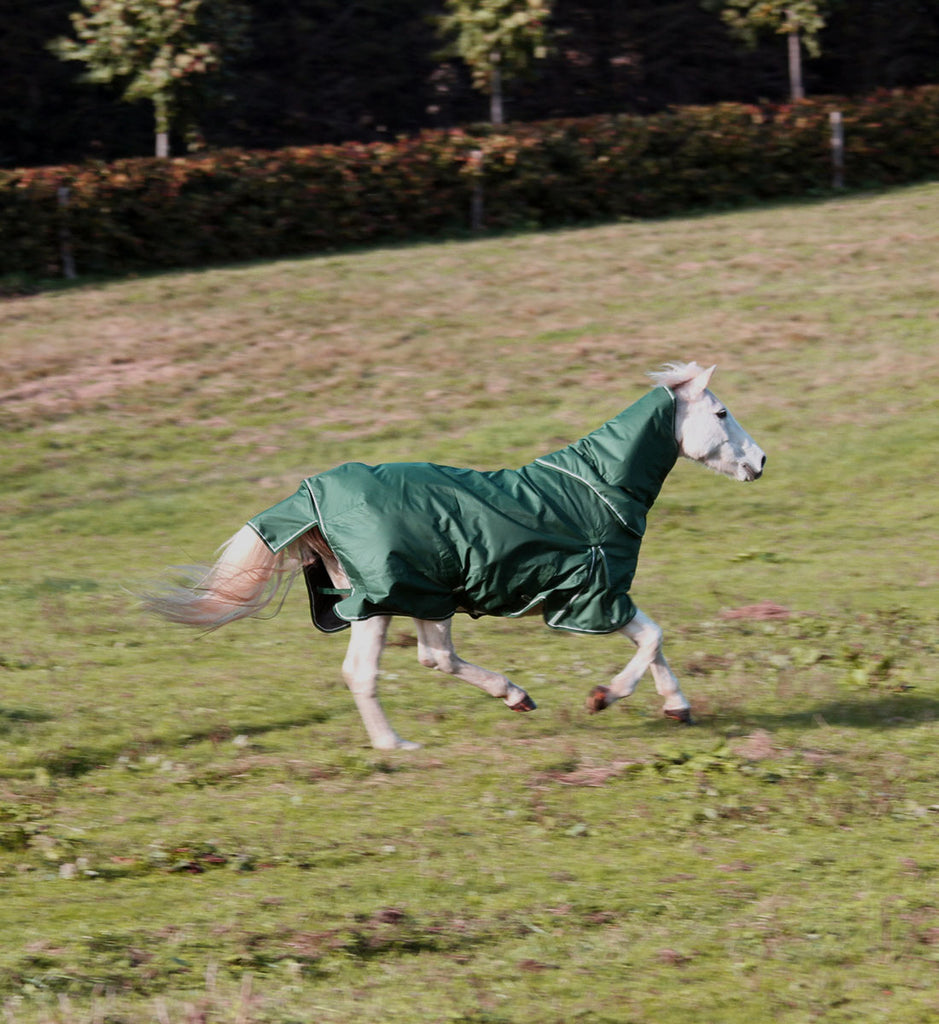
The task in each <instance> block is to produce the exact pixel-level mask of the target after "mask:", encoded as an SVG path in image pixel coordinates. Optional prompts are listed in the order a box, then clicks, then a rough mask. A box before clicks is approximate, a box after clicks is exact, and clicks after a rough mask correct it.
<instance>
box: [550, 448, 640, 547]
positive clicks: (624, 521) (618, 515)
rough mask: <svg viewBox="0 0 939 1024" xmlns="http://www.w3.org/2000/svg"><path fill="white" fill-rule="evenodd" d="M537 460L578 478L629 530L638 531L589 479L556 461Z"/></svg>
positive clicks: (559, 471) (575, 478)
mask: <svg viewBox="0 0 939 1024" xmlns="http://www.w3.org/2000/svg"><path fill="white" fill-rule="evenodd" d="M535 462H536V463H537V464H538V465H539V466H544V468H545V469H553V470H554V471H555V472H557V473H563V474H564V475H565V476H569V477H570V478H571V479H572V480H577V481H578V482H579V483H582V484H583V485H584V486H585V487H589V488H590V490H591V491H592V492H593V493H594V494H595V495H596V496H597V497H598V498H599V499H600V500H601V501H602V502H603V504H604V505H606V507H607V508H608V509H609V510H610V511H611V512H612V513H613V515H614V516H615V517H616V519H618V520H619V522H621V523H622V524H623V526H624V527H625V528H626V529H627V530H629V532H630V533H632V534H635V533H636V530H635V527H632V526H630V525H629V523H627V522H626V520H625V519H624V518H623V517H622V516H621V515H620V514H619V512H618V511H617V509H616V506H615V505H614V504H613V503H612V502H611V501H610V500H609V498H606V497H604V495H602V494H601V493H600V492H599V491H598V490H597V489H596V487H594V486H593V484H592V483H591V482H590V481H589V480H585V479H584V478H583V477H582V476H578V475H577V473H575V472H573V470H570V469H564V468H563V467H561V466H555V465H554V463H551V462H545V461H544V460H543V459H535Z"/></svg>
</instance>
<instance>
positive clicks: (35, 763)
mask: <svg viewBox="0 0 939 1024" xmlns="http://www.w3.org/2000/svg"><path fill="white" fill-rule="evenodd" d="M53 717H54V716H52V715H48V714H45V713H43V712H27V711H18V710H16V709H0V735H2V734H3V732H4V723H6V722H11V723H12V722H23V721H32V722H47V721H50V720H51V719H52V718H53ZM328 718H329V715H328V714H327V713H326V712H325V711H310V712H308V713H307V714H305V715H295V716H291V717H289V718H280V719H277V720H275V721H267V722H263V723H252V724H247V723H243V722H233V723H225V724H220V725H217V726H213V727H207V728H205V729H200V730H197V731H195V732H186V733H182V734H179V735H175V736H149V737H146V738H135V739H131V740H124V741H117V742H114V743H100V744H77V743H76V744H72V743H66V744H63V745H62V746H60V747H57V748H54V749H51V750H45V751H42V752H40V753H38V754H37V755H36V756H35V757H33V758H30V759H29V760H28V761H23V762H21V763H20V764H19V765H17V767H16V769H15V773H16V774H22V773H24V772H31V771H34V770H35V769H39V768H41V769H44V770H45V771H46V772H48V773H49V774H50V775H53V776H60V777H62V776H64V777H67V778H79V777H81V776H82V775H87V774H88V773H89V772H93V771H96V770H97V769H99V768H108V767H110V766H111V765H112V764H113V763H114V762H115V761H116V760H117V759H118V758H119V757H128V756H132V757H134V758H139V757H145V756H147V755H148V754H154V753H157V752H159V751H162V750H170V749H179V748H185V747H191V746H195V745H196V744H198V743H205V742H210V743H226V742H230V741H231V740H233V739H234V738H235V737H236V736H246V737H250V736H260V735H263V734H265V733H269V732H277V731H279V730H281V729H296V728H303V727H304V726H308V725H317V724H320V723H322V722H325V721H327V720H328Z"/></svg>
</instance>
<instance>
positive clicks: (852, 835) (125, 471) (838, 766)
mask: <svg viewBox="0 0 939 1024" xmlns="http://www.w3.org/2000/svg"><path fill="white" fill-rule="evenodd" d="M937 249H939V187H937V186H935V185H931V186H925V187H920V188H913V189H908V190H902V191H897V192H892V193H887V194H883V195H877V196H871V197H865V198H851V199H845V200H842V201H835V202H825V203H818V204H807V205H791V206H780V207H773V208H765V209H758V210H753V211H748V212H744V213H734V214H729V215H724V216H708V217H700V218H693V219H684V220H672V221H665V222H657V223H644V224H622V225H616V226H607V227H599V228H593V229H589V230H576V231H564V232H556V233H547V234H536V235H519V236H514V237H508V238H501V239H486V240H480V241H474V242H468V243H467V242H460V243H447V244H439V245H426V246H415V247H402V248H392V249H383V250H375V251H370V252H363V253H357V254H351V255H337V256H331V257H325V258H316V259H308V260H295V261H289V262H278V263H270V264H261V265H255V266H239V267H233V268H230V269H222V270H211V271H206V272H202V273H191V274H170V275H161V276H153V277H147V278H140V279H135V280H130V281H124V282H120V283H113V284H95V285H86V286H83V287H78V288H71V289H65V290H62V291H60V292H49V293H46V294H42V295H38V296H33V297H29V298H22V299H11V300H7V301H6V302H4V303H3V304H2V305H0V323H2V328H3V329H2V333H0V428H2V431H3V434H2V436H3V447H2V450H0V484H2V486H0V545H2V550H3V561H2V565H0V622H2V623H3V630H2V639H0V686H2V690H0V895H2V900H0V907H2V909H0V935H2V936H3V938H2V939H0V998H2V999H3V1000H4V1005H5V1007H6V1012H7V1016H8V1018H9V1019H10V1020H11V1021H15V1022H29V1021H40V1020H41V1021H47V1020H48V1021H52V1020H56V1021H63V1022H67V1021H92V1020H94V1021H104V1020H109V1021H114V1022H117V1021H126V1022H128V1024H130V1022H133V1024H136V1022H138V1021H150V1020H158V1021H164V1020H169V1021H173V1022H174V1024H175V1022H176V1021H196V1020H208V1021H229V1020H233V1021H244V1022H249V1021H250V1022H267V1021H270V1022H284V1024H286V1022H287V1021H312V1020H316V1021H338V1022H346V1021H350V1022H351V1021H353V1020H356V1021H358V1020H372V1021H396V1020H401V1021H408V1022H424V1021H427V1022H430V1021H444V1020H456V1021H474V1022H475V1021H478V1022H483V1021H486V1022H503V1021H505V1022H513V1024H515V1022H519V1024H524V1022H529V1021H531V1022H536V1021H537V1022H539V1024H545V1022H549V1021H559V1022H560V1021H564V1022H569V1021H572V1020H582V1021H592V1022H600V1021H616V1022H626V1021H635V1022H644V1021H655V1022H656V1024H671V1022H674V1024H679V1022H681V1024H684V1022H689V1024H690V1022H692V1021H694V1022H699V1021H703V1020H706V1021H714V1022H721V1024H734V1022H737V1021H740V1022H744V1021H748V1022H749V1021H752V1020H755V1019H772V1020H776V1021H784V1022H793V1024H795V1022H797V1021H798V1022H802V1021H805V1020H809V1019H812V1020H825V1021H852V1022H857V1021H880V1020H903V1021H904V1022H918V1021H923V1022H925V1021H927V1020H932V1019H934V1018H935V1016H936V1015H937V1014H939V1003H937V1001H936V995H935V985H934V978H935V969H936V961H937V957H939V953H937V949H939V909H937V900H936V898H935V886H934V881H935V875H936V872H937V870H939V859H937V856H936V852H935V851H936V849H937V845H936V839H937V834H936V828H937V825H939V813H937V807H939V803H937V801H939V794H937V792H936V787H935V773H934V770H933V763H934V756H935V728H936V726H935V719H936V713H937V711H939V684H937V681H936V678H937V668H939V652H937V642H936V638H937V628H936V627H937V621H939V614H937V611H936V589H937V584H939V570H937V566H939V530H937V519H936V512H935V506H936V484H937V482H939V474H937V469H936V455H935V445H936V437H937V426H939V407H937V398H936V391H937V389H936V385H937V382H939V345H937V343H936V339H937V331H939V312H937V304H936V295H937V294H939V265H937V263H936V259H935V254H936V252H937ZM691 358H693V359H697V360H699V361H701V362H706V363H711V362H713V363H717V364H718V366H719V371H718V373H717V375H716V377H715V380H714V390H715V391H716V392H717V393H718V394H719V395H720V396H721V398H722V399H724V400H725V401H726V402H727V403H728V405H729V406H730V408H731V409H732V410H733V411H734V413H735V415H736V416H737V418H738V419H739V420H740V421H741V423H742V424H743V425H744V426H745V427H746V428H747V429H748V430H749V432H750V433H751V434H752V435H753V436H754V437H755V439H756V440H757V441H758V443H759V444H760V445H761V446H762V447H763V448H764V449H765V450H766V452H767V453H768V457H769V461H768V464H767V472H766V475H765V477H764V478H763V479H762V480H761V481H759V483H757V484H754V485H752V486H747V487H742V486H740V485H737V484H734V483H732V482H730V481H727V480H724V479H721V478H719V477H717V476H714V475H713V474H709V473H707V472H705V471H703V470H702V469H700V467H697V466H692V465H690V464H687V463H682V464H680V465H679V466H678V467H676V470H675V471H674V473H673V474H672V476H671V477H670V478H669V480H668V482H667V483H666V486H665V488H664V490H663V493H662V496H661V498H660V499H659V502H658V503H657V504H656V507H655V508H654V510H653V512H652V514H651V516H650V526H649V533H648V535H647V538H646V541H645V543H644V546H643V558H642V562H641V565H640V572H639V575H638V577H637V581H636V585H635V587H634V596H635V597H636V600H637V603H638V604H639V605H640V607H642V608H643V609H644V610H645V611H646V612H648V613H649V614H650V615H652V616H653V617H654V618H655V619H656V620H657V621H659V622H660V623H661V624H662V626H663V627H664V629H665V631H666V644H667V653H668V655H669V657H670V660H671V662H672V664H673V667H674V668H675V670H676V672H677V673H678V675H679V677H680V678H681V679H682V681H683V687H684V689H685V691H686V693H687V694H688V696H689V697H690V699H691V700H692V702H693V703H694V705H695V711H696V713H697V717H698V718H699V722H700V724H699V725H698V726H697V727H696V728H694V729H681V728H680V727H678V726H675V725H674V724H671V723H668V722H666V721H664V720H663V719H661V717H660V713H659V707H658V700H657V698H656V697H655V694H654V692H653V688H652V686H651V681H648V680H647V681H645V682H644V684H643V685H642V686H641V687H640V690H639V691H638V692H637V693H636V695H635V696H634V698H632V700H631V701H630V702H623V703H622V704H620V705H618V706H617V707H615V708H614V709H612V710H611V711H609V712H608V713H606V714H605V715H601V716H596V717H588V716H587V715H586V714H585V713H584V712H583V711H582V706H583V699H584V697H585V696H586V693H587V692H588V691H589V689H590V688H591V687H592V686H593V685H594V684H595V683H597V682H604V681H606V680H607V677H609V676H610V675H612V674H614V673H615V672H616V671H617V670H618V668H619V667H621V665H622V664H623V663H624V661H625V660H626V658H627V656H628V653H629V652H628V651H627V649H626V645H625V644H624V643H623V642H622V641H621V640H620V639H619V638H618V637H606V638H579V637H570V636H560V635H556V634H553V633H550V632H549V631H547V630H546V629H544V627H543V626H541V625H540V624H539V623H538V622H536V621H530V620H528V621H524V622H508V621H503V620H480V621H478V622H471V621H469V620H467V621H466V622H462V621H461V622H460V623H458V627H457V630H456V634H457V642H458V648H459V649H460V651H461V653H463V655H464V656H465V657H467V658H469V659H470V660H473V661H477V662H479V663H482V664H486V665H488V666H491V667H493V668H499V669H501V670H504V671H506V672H508V673H509V674H510V675H511V676H513V678H516V679H517V681H518V682H519V683H520V684H521V685H522V686H524V687H525V688H526V689H528V690H529V692H531V693H532V694H533V696H534V697H535V699H536V700H537V701H538V702H539V710H538V712H537V713H535V714H534V715H530V716H527V717H522V716H517V715H510V714H509V713H508V712H506V711H505V709H504V708H503V707H502V705H501V704H500V703H498V702H492V701H488V700H487V699H486V698H485V697H483V696H481V695H479V694H478V693H477V691H475V690H471V689H470V688H469V687H466V686H463V685H461V684H459V683H456V682H454V681H451V680H449V679H447V678H444V677H441V676H437V675H434V674H431V673H429V672H428V671H427V670H425V669H421V668H420V667H419V666H418V665H417V663H416V658H415V656H414V655H415V650H414V638H413V631H412V629H411V627H410V623H409V622H408V621H407V620H402V621H401V622H400V623H397V624H396V625H395V626H394V627H393V629H392V641H393V642H392V646H391V647H390V648H389V651H388V652H387V656H386V660H385V678H384V680H383V691H382V692H383V697H384V701H385V704H386V707H387V709H388V711H389V716H390V717H391V720H392V722H393V724H395V725H396V726H397V727H398V729H399V731H400V732H402V733H403V734H404V735H405V736H407V737H408V738H409V739H414V740H418V741H420V742H421V743H423V744H424V747H423V749H422V750H421V751H418V752H417V753H412V754H395V755H379V754H376V753H374V752H372V751H371V750H370V749H369V748H368V747H367V746H366V743H365V736H364V731H363V730H362V727H361V724H360V722H359V721H358V718H357V714H356V712H355V709H354V707H353V705H352V701H351V699H350V698H349V696H348V694H347V693H346V692H345V688H344V685H343V683H342V681H341V677H340V674H339V665H340V662H341V659H342V654H343V651H344V642H343V639H342V638H325V637H323V636H320V635H314V634H313V631H312V628H311V627H310V626H309V623H308V619H307V612H306V607H305V595H303V594H302V593H300V592H299V591H297V592H295V593H293V594H291V595H290V598H289V599H288V601H287V604H286V606H285V607H284V609H283V611H282V612H281V614H280V615H279V616H278V617H277V618H276V619H274V620H273V621H269V622H248V623H240V624H237V625H235V626H232V627H229V628H228V629H226V630H223V631H221V632H219V633H215V634H212V635H209V636H207V637H203V638H201V639H197V638H194V637H192V636H191V635H189V634H187V633H184V632H181V631H179V630H177V629H174V628H172V627H170V626H166V625H163V624H161V623H159V622H154V621H150V620H148V619H147V618H145V617H144V616H143V615H142V614H141V613H140V612H139V610H138V609H137V608H136V606H135V603H134V600H133V598H132V597H131V596H130V594H129V593H128V592H127V591H128V589H132V588H133V587H134V586H135V585H137V584H139V583H141V582H144V581H146V580H147V579H148V578H151V577H153V576H155V575H158V574H159V573H160V572H161V571H162V570H163V568H164V566H166V565H170V564H174V563H183V562H192V561H204V560H206V559H207V558H208V557H209V556H210V555H211V554H212V552H213V550H214V549H215V547H216V546H217V545H218V544H219V543H221V542H222V541H224V540H225V539H226V537H228V536H229V535H230V534H231V533H233V532H234V531H235V530H236V529H237V528H238V527H239V526H241V525H242V523H243V522H244V521H245V520H246V519H247V518H248V517H249V516H251V515H252V514H254V513H255V512H257V511H259V510H260V509H262V508H265V507H267V506H268V505H269V504H271V503H273V502H274V501H276V500H278V499H279V498H281V497H284V496H286V495H287V494H288V493H290V492H291V491H293V490H294V489H295V488H296V486H297V484H298V482H299V480H300V479H301V478H302V477H303V476H306V475H309V474H311V473H313V472H316V471H317V470H319V469H323V468H326V467H328V466H330V465H333V464H335V463H338V462H341V461H345V460H349V459H359V460H362V461H366V462H377V461H384V460H397V459H428V460H432V461H438V462H445V463H449V464H454V465H473V466H477V467H480V468H497V467H499V466H515V465H520V464H522V463H524V462H527V461H528V460H530V459H531V458H533V457H535V456H537V455H539V454H541V453H543V452H546V451H549V450H551V449H553V448H556V447H558V446H559V445H560V444H563V443H566V442H568V441H570V440H573V439H575V438H577V437H579V436H582V435H583V434H584V433H586V432H588V431H589V430H591V429H593V428H594V427H595V426H597V425H599V424H600V423H601V422H603V421H604V420H605V419H607V418H608V417H610V416H612V415H614V414H615V413H617V412H618V411H620V410H621V409H622V408H623V407H624V406H625V405H627V404H629V403H630V402H631V401H633V400H634V399H635V398H637V397H639V395H641V394H642V392H643V391H644V389H645V386H646V383H645V380H644V373H645V372H646V371H647V370H651V369H655V368H657V367H658V366H659V365H660V364H661V363H662V362H663V361H665V360H668V359H691ZM765 602H770V603H772V604H773V605H775V606H779V608H780V609H782V610H783V611H779V612H778V613H777V615H776V616H775V617H770V618H766V617H765V605H764V609H763V612H762V613H761V610H760V607H759V606H760V605H761V604H763V603H765ZM754 606H757V607H756V608H755V609H754Z"/></svg>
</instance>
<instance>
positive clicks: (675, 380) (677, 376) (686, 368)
mask: <svg viewBox="0 0 939 1024" xmlns="http://www.w3.org/2000/svg"><path fill="white" fill-rule="evenodd" d="M699 373H704V367H703V366H698V364H697V363H696V362H693V361H692V362H690V363H665V364H664V369H662V370H657V371H654V372H652V373H650V374H649V376H650V377H651V378H652V380H653V382H654V383H655V384H656V385H664V386H665V387H667V388H679V387H681V385H682V384H687V383H688V381H689V380H694V378H695V377H697V376H698V374H699Z"/></svg>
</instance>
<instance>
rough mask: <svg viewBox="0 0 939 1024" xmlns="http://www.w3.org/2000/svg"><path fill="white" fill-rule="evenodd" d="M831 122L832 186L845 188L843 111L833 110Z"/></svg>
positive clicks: (830, 117)
mask: <svg viewBox="0 0 939 1024" xmlns="http://www.w3.org/2000/svg"><path fill="white" fill-rule="evenodd" d="M828 116H829V120H830V121H831V184H832V188H844V122H843V121H842V120H841V111H840V110H833V111H832V112H831V113H830V114H829V115H828Z"/></svg>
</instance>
